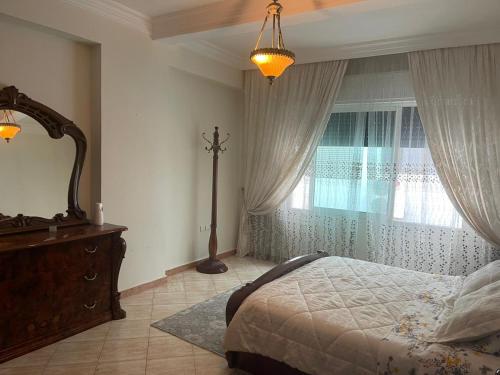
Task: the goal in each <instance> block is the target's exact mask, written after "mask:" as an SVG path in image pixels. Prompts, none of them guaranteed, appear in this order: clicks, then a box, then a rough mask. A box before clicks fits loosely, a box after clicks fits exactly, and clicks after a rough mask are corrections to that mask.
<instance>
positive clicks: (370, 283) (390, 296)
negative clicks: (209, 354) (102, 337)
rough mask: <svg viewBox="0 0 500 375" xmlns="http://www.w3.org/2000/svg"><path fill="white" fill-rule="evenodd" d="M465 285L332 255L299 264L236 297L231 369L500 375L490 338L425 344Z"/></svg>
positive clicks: (231, 307) (230, 316) (292, 374)
mask: <svg viewBox="0 0 500 375" xmlns="http://www.w3.org/2000/svg"><path fill="white" fill-rule="evenodd" d="M464 279H465V278H464V277H462V276H442V275H434V274H426V273H422V272H417V271H411V270H405V269H401V268H396V267H390V266H385V265H381V264H376V263H370V262H365V261H361V260H354V259H350V258H342V257H330V256H327V254H324V253H319V254H314V255H308V256H304V257H299V258H296V259H294V260H291V261H289V262H286V263H284V264H281V265H279V266H277V267H275V268H274V269H272V270H271V271H269V272H268V273H266V274H264V275H263V276H261V277H260V278H259V279H257V280H256V281H254V282H253V283H250V284H247V285H246V286H245V287H243V288H241V289H240V290H238V291H236V292H235V293H234V294H233V295H232V296H231V298H230V299H229V301H228V305H227V308H226V320H227V325H228V329H227V332H226V336H225V343H224V345H225V350H226V358H227V361H228V365H229V367H231V368H239V369H242V370H246V371H248V372H250V373H253V374H263V375H265V374H280V375H298V374H299V375H300V374H314V375H316V374H341V375H344V374H345V375H348V374H349V375H352V374H366V375H373V374H387V375H389V374H415V375H417V374H453V375H460V374H500V370H498V368H500V353H496V352H492V351H491V350H484V348H483V347H482V345H490V343H489V342H488V343H486V344H484V339H483V340H474V341H473V342H466V343H458V344H457V343H452V344H450V343H439V342H433V343H429V342H426V341H423V340H422V337H427V336H425V335H426V334H428V333H429V332H432V329H431V327H434V326H435V324H436V321H437V319H438V318H437V317H438V316H440V314H442V313H443V309H444V306H445V303H444V302H443V301H449V300H450V298H454V297H453V296H456V295H458V293H460V291H461V289H462V287H463V284H464ZM497 306H500V305H497ZM495 324H496V323H495ZM498 329H499V330H500V326H499V327H498ZM495 338H496V339H500V333H499V336H495ZM499 342H500V340H499ZM490 353H491V354H490Z"/></svg>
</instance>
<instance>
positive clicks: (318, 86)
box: [238, 61, 347, 255]
mask: <svg viewBox="0 0 500 375" xmlns="http://www.w3.org/2000/svg"><path fill="white" fill-rule="evenodd" d="M346 67H347V61H331V62H324V63H317V64H304V65H297V66H294V67H292V68H291V69H289V70H287V72H286V74H284V75H283V76H282V77H280V79H279V80H277V81H276V82H275V83H274V84H273V85H272V86H270V85H269V83H268V81H267V80H265V79H263V77H262V75H261V74H260V73H259V72H258V71H247V72H246V73H245V83H244V85H245V87H244V92H245V122H244V140H243V144H244V149H243V151H244V152H243V155H244V173H245V175H244V205H243V209H242V212H241V218H240V232H239V240H238V253H239V254H240V255H246V254H247V252H248V246H247V243H248V241H247V235H248V225H247V218H248V215H249V214H252V215H264V214H268V213H270V212H272V211H273V210H275V209H276V208H277V207H278V206H279V205H280V204H281V203H282V202H283V200H284V199H286V197H287V196H288V195H289V194H290V192H291V191H292V190H293V189H294V188H295V186H296V185H297V182H298V181H299V180H300V178H301V177H302V175H303V174H304V171H305V170H306V169H307V166H308V164H309V162H310V160H311V158H312V156H313V154H314V151H315V149H316V146H317V145H318V142H319V140H320V139H321V136H322V134H323V132H324V130H325V127H326V124H327V121H328V117H329V114H330V112H331V109H332V107H333V104H334V101H335V97H336V96H337V93H338V90H339V88H340V85H341V82H342V79H343V77H344V73H345V70H346Z"/></svg>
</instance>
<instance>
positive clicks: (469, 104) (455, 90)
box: [409, 44, 500, 245]
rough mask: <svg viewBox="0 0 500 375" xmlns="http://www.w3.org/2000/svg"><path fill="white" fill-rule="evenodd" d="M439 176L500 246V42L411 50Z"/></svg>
mask: <svg viewBox="0 0 500 375" xmlns="http://www.w3.org/2000/svg"><path fill="white" fill-rule="evenodd" d="M409 62H410V71H411V75H412V78H413V84H414V86H415V92H416V96H417V103H418V106H419V109H420V112H421V115H422V118H423V123H424V127H425V131H426V134H427V136H428V139H429V145H430V149H431V152H432V156H433V159H434V162H435V164H436V167H437V170H438V173H439V176H440V177H441V180H442V181H443V184H444V186H445V188H446V189H447V191H448V194H449V196H450V197H451V199H452V201H453V202H454V203H455V206H456V207H457V209H458V210H459V211H460V212H461V214H462V216H463V217H464V218H465V219H466V220H467V222H468V223H469V224H470V225H471V226H472V227H473V228H474V229H475V230H476V231H477V232H478V233H480V234H481V235H482V236H483V237H484V238H485V239H487V240H489V241H490V242H491V243H493V244H496V245H500V149H499V148H498V147H499V144H500V44H491V45H481V46H469V47H460V48H446V49H439V50H431V51H420V52H413V53H410V54H409Z"/></svg>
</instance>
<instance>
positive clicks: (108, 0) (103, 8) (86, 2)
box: [64, 0, 152, 36]
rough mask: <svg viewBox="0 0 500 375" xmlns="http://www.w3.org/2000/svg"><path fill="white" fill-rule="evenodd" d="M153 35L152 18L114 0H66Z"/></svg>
mask: <svg viewBox="0 0 500 375" xmlns="http://www.w3.org/2000/svg"><path fill="white" fill-rule="evenodd" d="M64 1H66V2H67V3H69V4H72V5H74V6H77V7H79V8H82V9H86V10H89V11H92V12H94V13H97V14H99V15H101V16H104V17H107V18H109V19H112V20H114V21H116V22H119V23H121V24H123V25H126V26H129V27H132V28H134V29H136V30H139V31H141V32H143V33H145V34H148V35H149V36H151V33H152V23H151V18H150V17H148V16H146V15H145V14H142V13H140V12H138V11H136V10H134V9H131V8H129V7H126V6H125V5H122V4H120V3H118V2H116V1H113V0H64Z"/></svg>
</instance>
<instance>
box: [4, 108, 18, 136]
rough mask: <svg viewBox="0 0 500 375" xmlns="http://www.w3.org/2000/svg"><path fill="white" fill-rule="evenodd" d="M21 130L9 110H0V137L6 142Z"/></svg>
mask: <svg viewBox="0 0 500 375" xmlns="http://www.w3.org/2000/svg"><path fill="white" fill-rule="evenodd" d="M20 131H21V126H19V125H18V124H17V123H16V118H15V117H14V114H13V113H12V111H11V110H8V109H6V110H3V111H2V112H0V138H2V139H4V140H5V141H6V142H7V143H9V142H10V141H11V139H13V138H14V137H15V136H16V135H17V133H19V132H20Z"/></svg>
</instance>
